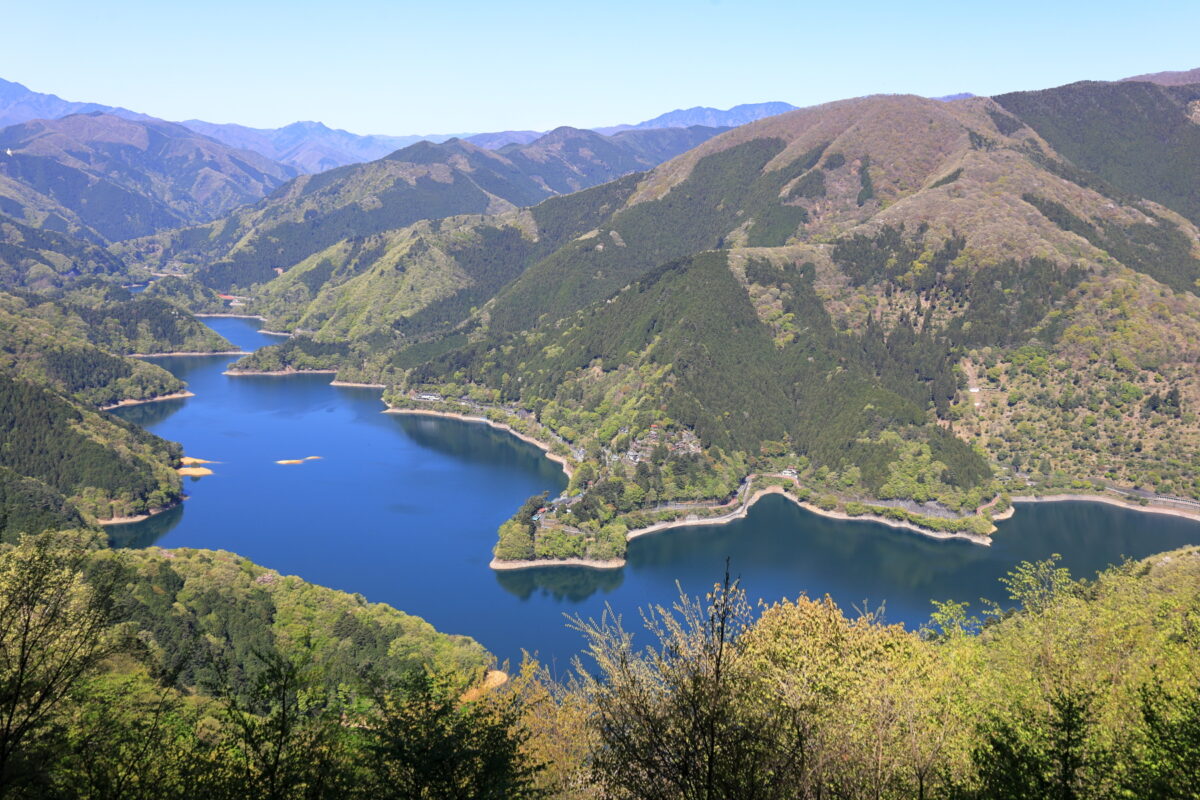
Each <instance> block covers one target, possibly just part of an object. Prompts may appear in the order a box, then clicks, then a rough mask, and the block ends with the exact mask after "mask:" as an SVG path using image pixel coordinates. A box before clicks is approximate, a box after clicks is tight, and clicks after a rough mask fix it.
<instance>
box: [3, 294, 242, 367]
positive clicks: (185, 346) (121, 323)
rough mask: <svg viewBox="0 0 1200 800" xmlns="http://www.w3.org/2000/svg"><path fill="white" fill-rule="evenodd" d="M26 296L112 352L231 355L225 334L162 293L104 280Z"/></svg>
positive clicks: (50, 318) (39, 309)
mask: <svg viewBox="0 0 1200 800" xmlns="http://www.w3.org/2000/svg"><path fill="white" fill-rule="evenodd" d="M24 297H25V298H26V299H27V300H28V301H29V302H30V304H31V305H32V306H33V307H34V308H35V309H36V312H37V313H38V314H40V315H42V316H43V317H44V318H45V319H47V320H48V321H50V322H52V323H53V324H54V325H55V326H56V327H58V328H59V329H61V330H63V331H69V332H71V333H73V334H75V335H77V336H78V337H80V338H82V339H86V340H87V341H89V342H91V343H92V344H94V345H96V346H97V347H99V348H102V349H104V350H107V351H108V352H110V353H117V354H120V355H129V354H133V353H137V354H141V355H155V354H164V353H229V352H234V351H235V350H236V348H235V347H234V346H233V345H232V344H231V343H230V342H229V341H227V340H226V339H225V338H224V337H223V336H221V335H220V334H218V333H216V332H215V331H213V330H212V329H211V328H209V327H208V326H207V325H205V324H203V323H202V322H200V321H199V320H198V319H196V318H195V317H193V316H192V315H191V314H189V313H188V312H187V311H185V310H183V309H181V308H179V307H178V306H177V305H176V304H174V303H171V302H168V301H167V300H165V299H163V298H162V297H159V296H157V294H156V293H151V294H149V295H147V294H138V295H133V294H131V293H130V292H128V291H127V290H125V289H122V288H121V287H119V286H114V285H113V284H111V283H107V282H103V281H99V280H92V281H87V280H80V281H76V282H75V283H73V284H71V285H70V286H69V287H67V288H63V289H58V290H53V291H47V292H43V293H40V294H26V295H24Z"/></svg>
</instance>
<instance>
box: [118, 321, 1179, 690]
mask: <svg viewBox="0 0 1200 800" xmlns="http://www.w3.org/2000/svg"><path fill="white" fill-rule="evenodd" d="M206 322H208V323H209V324H210V325H211V326H212V327H213V328H214V329H215V330H217V331H218V332H219V333H221V334H222V335H224V336H225V337H226V338H228V339H229V340H230V341H232V342H234V343H235V344H237V345H238V346H239V347H241V348H243V349H246V350H251V349H254V348H257V347H260V346H262V345H263V344H268V343H270V342H272V341H278V339H277V338H275V337H271V336H269V335H265V334H260V333H257V331H256V329H257V328H258V324H257V322H256V321H255V320H245V319H231V318H211V319H208V320H206ZM232 360H233V359H231V358H230V357H228V356H219V357H189V358H159V359H155V361H156V363H159V364H161V365H162V366H164V367H166V368H167V369H169V370H171V371H172V372H173V373H175V374H176V375H178V376H179V377H180V378H182V379H184V380H186V381H187V382H188V384H189V388H190V389H191V390H192V391H193V392H195V394H196V396H195V397H192V398H187V399H184V400H172V401H165V402H161V403H151V404H147V405H142V406H130V407H126V408H124V409H121V410H120V413H121V416H123V417H125V418H126V419H129V420H131V421H133V422H137V423H139V424H141V425H143V426H145V427H146V428H148V429H150V430H151V431H153V432H155V433H157V434H158V435H160V436H163V437H165V438H168V439H173V440H175V441H178V442H182V443H183V445H184V448H185V451H186V453H187V454H188V455H190V456H196V457H199V458H205V459H210V460H212V461H216V462H219V463H216V464H213V465H211V468H212V469H213V470H214V473H215V474H213V475H210V476H206V477H203V478H194V479H185V482H186V484H187V486H186V492H187V493H188V495H189V499H188V500H187V502H186V503H184V504H183V505H182V506H180V507H179V508H176V509H173V510H171V511H168V512H166V513H164V514H161V515H159V516H157V517H154V518H152V519H149V520H147V521H145V522H141V523H137V524H133V525H125V526H119V527H113V528H110V529H109V532H110V534H111V536H112V538H113V541H114V543H115V544H118V545H121V546H129V547H145V546H149V545H159V546H162V547H202V548H212V549H224V550H231V551H234V552H237V553H239V554H241V555H244V556H246V557H248V558H250V559H252V560H253V561H255V562H257V563H259V564H262V565H264V566H267V567H270V568H272V569H276V570H278V571H279V572H282V573H284V574H295V575H299V576H301V577H303V578H304V579H306V580H308V581H311V582H313V583H318V584H322V585H325V586H332V587H334V588H337V589H341V590H344V591H348V592H359V593H361V594H363V595H364V596H365V597H367V599H369V600H371V601H376V602H384V603H388V604H390V605H393V606H396V607H397V608H400V609H403V610H405V611H408V612H410V613H413V614H417V615H419V616H421V617H424V618H425V619H427V620H429V622H431V623H432V624H433V625H434V626H435V627H437V628H438V629H439V630H441V631H445V632H447V633H462V634H467V635H469V636H472V637H474V638H475V639H477V640H478V641H480V642H481V643H482V644H483V645H484V646H486V647H487V648H488V649H490V650H491V651H492V652H493V653H495V654H496V655H497V656H498V657H499V658H501V659H511V660H513V661H516V660H519V658H520V654H521V651H522V650H527V651H529V652H534V653H537V654H538V655H539V656H540V657H541V658H542V660H543V661H545V662H546V663H548V664H551V665H552V666H554V667H556V668H558V669H559V670H560V671H561V670H562V669H563V668H565V667H566V666H567V664H568V662H569V661H570V658H571V657H572V656H573V655H574V654H575V653H576V652H578V651H579V649H580V646H581V639H580V637H579V635H578V634H577V633H575V632H573V631H571V630H569V629H568V628H567V627H566V625H565V616H564V615H582V616H584V617H589V616H598V615H599V614H600V613H601V612H602V611H603V609H604V607H605V604H610V605H611V606H612V608H613V609H614V610H616V611H617V612H618V613H620V614H622V615H623V616H624V617H625V618H626V620H627V622H629V623H636V621H637V618H638V617H637V615H638V609H639V608H642V607H645V606H647V605H650V604H656V603H657V604H670V603H671V602H672V601H673V600H674V599H675V598H676V597H677V596H678V590H677V588H676V586H677V584H678V585H679V586H681V587H682V588H683V589H684V590H685V591H686V592H688V593H690V594H693V595H695V594H701V593H703V592H705V591H707V590H708V589H709V588H710V587H711V585H712V584H713V583H714V582H715V581H718V580H719V579H720V578H721V576H722V574H723V572H724V568H725V560H726V558H728V559H729V560H730V563H731V567H732V572H733V573H734V574H735V575H736V576H740V577H741V579H742V582H743V585H744V586H745V588H746V589H747V591H748V592H749V593H750V594H751V595H752V596H753V597H755V598H764V599H766V600H768V601H774V600H778V599H780V598H783V597H789V598H794V597H796V596H797V595H799V594H801V593H808V594H809V595H818V596H819V595H824V594H826V593H828V594H830V595H831V596H832V597H833V598H834V599H835V600H836V601H837V602H838V603H839V604H841V605H842V606H843V607H845V608H847V609H852V608H855V607H857V608H863V607H867V608H871V609H875V608H878V607H879V606H881V605H882V606H884V608H885V613H886V618H887V619H888V620H889V621H893V622H904V623H905V624H907V625H910V626H917V625H919V624H920V623H921V622H923V621H924V620H925V619H926V618H927V617H928V614H929V611H930V608H931V607H930V602H929V601H930V599H939V600H945V599H956V600H969V601H973V602H975V601H978V599H979V598H980V597H981V596H986V597H991V598H995V599H999V600H1003V599H1004V596H1003V591H1002V588H1001V587H1000V585H999V584H998V579H999V578H1000V577H1002V576H1003V575H1004V574H1005V573H1006V572H1007V571H1008V570H1010V569H1012V567H1013V566H1014V565H1016V564H1017V563H1019V562H1020V561H1022V560H1034V559H1040V558H1045V557H1047V556H1049V555H1050V554H1052V553H1061V554H1062V555H1063V563H1064V565H1065V566H1068V567H1070V568H1071V570H1072V571H1073V572H1074V573H1075V574H1077V575H1091V574H1093V573H1095V572H1096V571H1097V570H1099V569H1102V568H1104V567H1105V566H1107V565H1108V564H1111V563H1115V562H1119V561H1120V560H1121V559H1122V558H1123V557H1132V558H1141V557H1144V556H1147V555H1150V554H1151V553H1156V552H1160V551H1163V550H1169V549H1172V548H1176V547H1181V546H1183V545H1185V544H1195V543H1200V523H1196V522H1193V521H1191V520H1187V519H1180V518H1176V517H1168V516H1161V515H1155V514H1143V513H1138V512H1135V511H1131V510H1126V509H1122V508H1118V507H1113V506H1107V505H1102V504H1098V503H1077V502H1063V503H1045V504H1027V505H1019V506H1018V511H1017V514H1016V516H1015V517H1013V518H1012V519H1011V520H1008V521H1005V522H1002V523H1000V530H999V532H998V533H997V534H996V536H995V540H994V544H993V545H992V546H991V547H981V546H978V545H973V544H970V543H966V542H957V541H950V542H943V541H934V540H931V539H926V538H924V537H921V536H918V535H916V534H912V533H908V532H904V531H898V530H895V529H892V528H888V527H885V526H882V525H878V524H874V523H864V522H839V521H835V520H829V519H826V518H823V517H819V516H816V515H814V514H811V513H808V512H806V511H803V510H802V509H799V508H796V507H795V506H793V505H792V504H790V503H788V502H787V501H786V500H783V499H782V498H779V497H767V498H765V499H764V500H762V501H761V502H760V503H758V504H757V505H756V506H755V507H754V508H753V509H752V510H751V512H750V514H749V515H748V516H747V517H746V518H745V519H743V520H738V521H736V522H733V523H731V524H729V525H723V526H706V527H694V528H678V529H675V530H670V531H666V532H663V533H661V534H656V535H651V536H645V537H641V538H639V539H636V540H634V541H633V542H632V543H631V544H630V548H629V555H628V565H627V566H626V567H625V568H624V569H621V570H605V571H598V570H589V569H584V568H569V567H566V568H564V567H550V568H541V569H534V570H521V571H513V572H494V571H492V570H491V569H489V568H488V561H489V560H490V559H491V548H492V545H493V544H494V543H495V534H496V528H497V527H498V526H499V524H500V523H501V522H503V521H504V520H505V519H507V518H508V517H509V516H510V515H511V514H512V513H513V511H515V510H516V508H517V506H519V505H520V504H521V502H523V501H524V500H525V498H526V497H528V496H530V495H533V494H537V493H539V492H542V491H547V490H548V491H550V492H552V493H556V492H558V491H559V490H560V489H561V488H562V487H563V486H564V485H565V479H564V477H563V475H562V472H561V471H560V470H559V468H558V467H557V466H556V465H555V464H554V463H553V462H551V461H549V460H548V459H546V458H545V457H544V456H543V455H542V454H541V452H540V451H538V450H537V449H536V448H534V447H533V446H531V445H528V444H525V443H523V442H520V441H518V440H516V439H515V438H513V437H511V436H509V435H507V434H504V433H501V432H499V431H496V430H494V429H492V428H489V427H487V426H484V425H480V424H472V423H465V422H459V421H455V420H444V419H434V418H428V417H413V416H402V415H395V414H383V413H380V412H381V411H382V410H383V404H382V402H381V401H380V399H379V398H380V392H379V391H378V390H374V389H358V388H348V387H334V386H330V385H329V380H330V377H331V376H329V375H291V376H285V377H266V376H261V377H250V376H243V377H230V376H226V375H223V374H222V372H223V371H224V369H225V367H226V365H227V364H229V363H231V362H232ZM308 456H320V459H315V460H311V461H306V462H304V463H302V464H298V465H280V464H276V463H275V462H276V461H279V460H285V459H303V458H306V457H308ZM976 608H978V605H977V603H976Z"/></svg>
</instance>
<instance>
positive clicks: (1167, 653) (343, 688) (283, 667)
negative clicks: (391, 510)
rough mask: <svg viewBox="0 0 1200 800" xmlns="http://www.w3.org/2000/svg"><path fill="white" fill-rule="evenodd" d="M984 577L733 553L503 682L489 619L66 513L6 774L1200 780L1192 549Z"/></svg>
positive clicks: (950, 788)
mask: <svg viewBox="0 0 1200 800" xmlns="http://www.w3.org/2000/svg"><path fill="white" fill-rule="evenodd" d="M748 588H749V589H751V590H752V588H753V587H748ZM980 590H981V592H984V593H986V594H989V595H992V596H998V595H999V596H1002V597H1003V600H1002V601H1000V602H985V603H984V604H983V606H982V608H981V609H978V613H977V610H976V609H974V608H972V607H971V606H970V605H969V604H958V603H951V602H937V601H935V602H933V604H932V605H933V613H932V615H931V618H930V620H929V622H928V623H927V624H926V625H925V626H923V627H922V628H921V629H920V630H919V631H909V630H906V629H905V628H904V627H903V626H900V625H891V624H887V623H886V621H885V620H884V619H883V618H882V615H881V614H880V613H873V612H871V611H858V612H856V613H854V614H849V613H847V612H846V611H845V610H843V609H841V608H839V607H838V606H837V605H836V604H835V603H834V602H833V601H832V600H831V599H829V598H828V597H825V598H819V599H818V598H809V597H807V596H804V595H801V596H799V597H797V598H796V599H794V600H791V599H784V600H781V601H778V602H775V603H773V604H771V605H769V606H766V607H764V608H760V609H755V608H753V607H752V606H751V603H750V601H749V599H748V597H747V595H746V591H745V589H744V587H741V586H739V585H738V584H737V583H736V582H734V583H732V584H731V583H730V582H729V581H728V580H726V582H725V583H723V584H717V585H715V586H714V587H713V590H712V591H711V592H710V593H709V594H708V595H707V596H706V597H704V598H703V599H694V598H688V597H682V598H680V600H679V602H678V603H677V604H675V605H674V606H673V607H672V608H669V609H668V608H663V607H656V608H651V609H646V613H645V617H644V622H645V627H646V628H647V629H648V630H647V631H645V632H638V636H639V638H638V639H637V640H635V639H634V638H633V636H632V634H633V633H634V632H635V630H634V629H633V628H627V627H625V626H624V624H623V621H622V620H621V619H620V618H617V617H614V616H612V615H606V616H605V617H603V618H602V619H600V620H583V619H575V620H572V621H571V624H572V625H574V626H575V627H576V628H577V629H578V630H579V632H580V634H581V637H582V638H583V641H584V644H585V646H586V648H587V657H588V659H589V660H588V661H587V662H586V665H585V662H579V663H578V664H577V665H576V668H575V669H573V670H571V671H570V672H568V673H566V674H562V673H561V671H560V672H559V674H553V673H551V672H550V671H549V670H548V669H546V668H543V667H541V666H540V665H538V664H537V663H536V662H532V661H529V662H526V663H525V664H524V665H523V666H522V669H521V671H520V673H519V674H517V675H515V676H514V678H513V680H510V681H509V682H508V683H507V684H506V685H502V686H500V687H494V686H493V687H492V688H491V689H490V690H489V689H487V688H485V685H480V684H479V683H477V682H476V681H478V679H479V677H480V676H481V674H482V667H484V666H485V665H486V663H487V662H486V654H485V653H483V651H482V650H481V648H479V646H478V645H477V644H475V643H474V642H472V641H471V640H469V639H465V638H462V637H451V636H445V635H443V634H438V633H436V632H434V631H433V630H432V628H430V627H429V626H428V624H426V623H425V622H423V621H422V620H420V619H418V618H415V617H411V616H408V615H406V614H403V613H402V612H399V611H396V610H394V609H391V608H388V607H386V606H382V605H372V604H368V603H366V602H365V601H363V600H362V599H361V598H359V597H357V596H351V595H347V594H344V593H341V592H336V591H333V590H329V589H323V588H321V587H316V586H312V585H310V584H307V583H305V582H303V581H301V580H300V579H298V578H295V577H284V576H280V575H278V574H277V573H275V572H273V571H270V570H266V569H264V568H262V567H259V566H257V565H255V564H252V563H250V562H248V561H246V560H245V559H242V558H240V557H238V556H235V555H232V554H229V553H224V552H212V551H203V550H186V549H184V550H174V551H164V550H159V549H157V548H151V549H148V550H144V551H133V552H129V551H124V552H121V551H116V552H114V551H111V550H107V549H106V548H103V547H98V546H97V545H96V543H95V541H94V540H93V539H90V538H89V537H87V536H86V535H79V534H71V533H66V534H49V535H46V536H43V537H40V538H37V539H26V540H24V541H22V542H21V543H20V544H19V545H17V546H15V547H14V546H11V545H9V546H5V547H3V548H2V549H0V608H4V609H7V610H10V611H11V612H12V614H13V615H14V617H15V618H16V619H20V620H23V621H25V624H24V625H23V626H21V625H15V624H9V625H7V626H6V627H5V628H4V631H3V632H4V634H5V637H6V638H5V641H6V642H9V643H11V646H12V647H13V648H14V649H15V650H17V651H18V652H21V653H24V654H26V655H27V656H28V658H25V659H13V660H12V661H11V662H9V664H7V665H6V667H5V671H4V675H5V677H6V678H8V679H9V681H10V683H11V685H12V686H13V690H12V692H11V695H10V697H11V700H10V701H9V702H10V707H11V708H12V709H13V713H14V716H15V717H16V718H18V719H20V720H21V721H22V725H21V727H20V728H19V729H17V730H16V731H14V732H13V733H12V734H9V735H8V736H7V738H6V739H4V741H5V742H6V744H7V745H8V748H9V749H8V757H7V758H6V759H5V761H4V763H3V765H2V768H0V787H3V788H4V790H5V792H6V793H7V794H9V795H11V796H15V797H22V798H24V797H31V798H32V797H45V796H47V794H48V793H47V787H50V788H51V789H52V790H53V794H50V795H49V796H64V797H88V796H94V795H96V794H100V793H101V791H100V790H102V789H104V788H106V787H109V786H112V785H114V784H115V785H119V786H121V787H122V788H121V796H125V797H129V796H145V797H171V798H208V799H209V800H212V798H244V797H247V796H252V797H264V798H265V797H271V796H272V795H274V796H276V797H285V798H299V797H311V798H326V797H334V796H336V797H340V798H364V800H365V798H375V797H381V796H388V794H389V793H391V794H393V795H395V794H396V788H397V785H398V784H399V785H401V786H405V785H407V786H413V787H419V790H417V789H414V791H413V792H412V794H413V795H415V796H422V795H424V796H430V795H432V796H434V797H455V796H462V795H464V794H465V796H468V797H491V796H497V797H505V798H535V797H549V798H563V799H564V800H565V799H566V798H590V797H627V798H639V797H647V796H654V797H662V798H680V799H681V800H682V798H688V797H756V796H767V797H797V796H799V797H831V796H832V797H872V798H882V799H884V800H892V799H893V798H894V799H895V800H900V799H901V798H912V797H964V798H972V799H973V800H1001V799H1002V798H1022V799H1024V798H1035V797H1036V798H1044V797H1071V798H1078V800H1102V798H1110V797H1139V798H1151V797H1153V798H1160V797H1161V798H1189V797H1191V796H1193V795H1194V787H1195V785H1196V781H1197V780H1198V779H1200V772H1198V771H1197V770H1198V766H1197V765H1198V764H1200V711H1198V701H1200V696H1198V694H1197V688H1196V685H1195V676H1196V673H1197V670H1198V669H1200V660H1198V655H1197V652H1198V651H1197V648H1196V647H1195V631H1194V627H1195V625H1194V623H1195V620H1194V617H1195V608H1196V606H1197V603H1198V601H1200V596H1198V591H1200V551H1197V550H1196V548H1188V549H1183V550H1178V551H1175V552H1171V553H1164V554H1161V555H1159V556H1154V557H1152V558H1150V559H1147V560H1145V561H1143V562H1131V563H1127V564H1123V565H1120V566H1117V567H1113V568H1110V569H1108V570H1106V571H1105V572H1103V573H1101V574H1099V575H1098V576H1096V577H1095V578H1094V579H1091V580H1085V579H1077V578H1075V577H1073V576H1071V575H1070V574H1068V572H1067V571H1066V570H1065V569H1061V568H1060V567H1058V566H1057V564H1056V557H1055V558H1051V559H1049V560H1047V561H1044V562H1039V563H1028V562H1025V563H1022V564H1020V565H1017V566H1016V568H1015V569H1014V570H1013V571H1012V572H1010V573H1009V575H1008V576H1007V577H1006V578H1005V579H1002V581H1001V586H997V587H980ZM65 641H69V642H70V643H71V644H72V645H73V646H72V647H70V648H62V647H59V648H55V647H53V646H51V645H49V644H48V643H49V642H65ZM645 644H648V645H649V646H645ZM472 684H474V685H472ZM468 687H470V688H468ZM47 690H49V691H47ZM464 690H465V691H464ZM43 694H44V695H45V697H44V699H43ZM98 743H103V746H99V744H98ZM400 782H403V783H400ZM464 787H465V788H464ZM710 787H717V789H716V790H715V791H710V790H709V789H710Z"/></svg>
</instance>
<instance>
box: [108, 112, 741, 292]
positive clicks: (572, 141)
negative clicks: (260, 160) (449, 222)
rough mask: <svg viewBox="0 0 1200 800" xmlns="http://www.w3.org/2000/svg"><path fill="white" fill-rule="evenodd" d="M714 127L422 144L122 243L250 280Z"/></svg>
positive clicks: (475, 210) (638, 159)
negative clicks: (496, 145)
mask: <svg viewBox="0 0 1200 800" xmlns="http://www.w3.org/2000/svg"><path fill="white" fill-rule="evenodd" d="M716 133H718V130H717V129H713V128H699V127H697V128H689V129H684V130H671V131H639V132H637V135H636V136H625V137H621V138H617V137H606V136H602V135H600V134H597V133H593V132H591V131H583V130H577V129H574V128H559V129H557V130H555V131H552V132H551V133H549V134H546V135H545V136H543V137H541V138H539V139H538V140H536V141H534V142H531V143H530V144H527V145H513V146H510V147H506V148H503V149H502V150H500V151H492V150H485V149H483V148H480V147H476V146H475V145H473V144H470V143H469V142H466V141H462V140H459V139H452V140H450V141H447V142H443V143H441V144H435V143H432V142H418V143H416V144H413V145H410V146H409V147H406V148H404V149H402V150H398V151H396V152H395V153H392V154H391V155H389V156H386V157H385V158H381V159H379V160H377V161H372V162H370V163H367V164H354V165H350V166H346V167H339V168H337V169H332V170H329V171H327V172H323V173H321V174H319V175H306V176H301V177H300V178H297V179H296V180H294V181H292V182H290V183H288V184H287V185H285V186H284V187H282V188H280V189H279V190H278V191H276V192H275V193H274V194H272V195H271V196H270V197H269V198H267V199H266V200H264V201H263V202H261V203H259V204H258V205H256V206H254V207H252V208H248V209H245V210H243V211H240V212H237V213H235V214H233V215H231V216H229V217H227V218H226V219H223V220H220V221H217V222H214V223H212V224H210V225H207V226H204V227H200V228H190V229H184V230H179V231H173V232H170V233H166V234H162V235H159V236H155V237H150V238H147V239H144V240H139V241H134V242H129V243H127V244H125V245H123V246H122V247H121V248H120V251H121V253H122V254H123V255H125V256H126V257H127V258H128V259H129V260H130V262H131V263H134V264H139V265H144V266H150V267H155V268H170V269H179V270H186V271H194V272H195V273H196V278H197V279H198V280H200V281H201V282H202V283H205V284H206V285H208V286H211V287H214V288H221V289H226V288H230V287H240V288H242V289H246V288H249V287H251V286H253V285H256V284H262V283H266V282H267V281H269V280H271V279H272V278H274V277H275V276H276V274H277V273H281V272H284V271H286V270H289V269H291V268H292V267H293V266H294V265H297V264H300V263H303V262H304V261H305V260H306V259H309V258H311V257H312V256H313V255H314V254H317V253H320V252H321V251H323V250H325V249H327V248H329V247H332V246H334V245H336V244H337V243H338V242H341V241H343V240H352V239H361V238H365V237H369V236H374V235H376V234H380V233H383V232H385V231H390V230H393V229H396V228H400V227H403V226H406V225H409V224H411V223H414V222H416V221H418V220H423V219H439V218H442V217H449V216H454V215H462V214H483V213H492V214H494V213H503V212H508V211H514V210H516V209H517V208H519V207H523V206H531V205H534V204H536V203H538V202H540V201H541V200H544V199H546V198H547V197H551V196H553V195H556V194H563V193H569V192H574V191H577V190H579V189H583V188H587V187H589V186H594V185H596V184H600V183H604V182H607V181H611V180H613V179H615V178H618V177H620V176H621V175H624V174H626V173H628V172H633V171H636V170H643V169H646V168H648V167H652V166H654V165H655V164H658V163H660V162H661V161H662V160H664V159H666V158H669V157H670V156H673V155H677V154H678V153H681V152H683V151H684V150H687V149H689V148H690V147H693V146H695V145H696V144H698V143H700V142H702V141H704V140H705V139H707V138H709V137H711V136H713V135H715V134H716Z"/></svg>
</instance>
